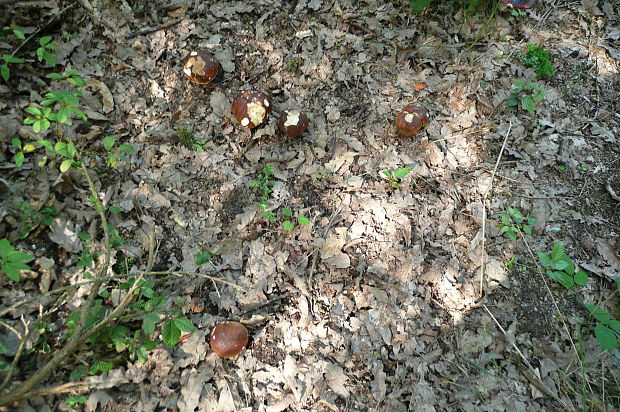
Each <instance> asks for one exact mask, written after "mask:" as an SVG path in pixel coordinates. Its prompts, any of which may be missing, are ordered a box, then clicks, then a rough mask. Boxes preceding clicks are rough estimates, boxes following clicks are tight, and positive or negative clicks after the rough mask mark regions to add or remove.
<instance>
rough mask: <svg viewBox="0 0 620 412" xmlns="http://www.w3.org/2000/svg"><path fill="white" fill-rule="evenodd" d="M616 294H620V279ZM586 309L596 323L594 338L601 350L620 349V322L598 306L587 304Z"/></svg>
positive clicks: (617, 283)
mask: <svg viewBox="0 0 620 412" xmlns="http://www.w3.org/2000/svg"><path fill="white" fill-rule="evenodd" d="M616 293H620V278H618V279H616ZM585 306H586V308H587V309H588V311H589V312H590V315H592V317H593V318H594V320H595V321H596V325H595V326H594V336H595V337H596V340H597V341H598V343H599V346H600V347H601V350H616V349H619V348H620V321H618V320H616V319H614V318H612V317H611V315H610V314H609V312H607V311H606V310H605V309H602V308H600V307H598V306H596V305H592V304H589V303H587V304H586V305H585Z"/></svg>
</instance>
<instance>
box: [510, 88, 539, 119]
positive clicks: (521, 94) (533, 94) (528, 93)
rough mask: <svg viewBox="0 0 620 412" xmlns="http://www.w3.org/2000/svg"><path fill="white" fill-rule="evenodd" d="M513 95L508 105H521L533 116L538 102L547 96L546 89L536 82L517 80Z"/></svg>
mask: <svg viewBox="0 0 620 412" xmlns="http://www.w3.org/2000/svg"><path fill="white" fill-rule="evenodd" d="M512 88H513V91H512V95H511V97H510V98H509V99H508V100H507V102H506V104H507V105H508V106H511V107H514V106H519V105H520V106H521V107H522V108H523V109H525V110H527V111H528V112H529V113H530V114H531V115H532V116H535V115H536V102H538V101H541V100H543V99H544V98H545V94H546V90H545V89H544V88H542V87H541V86H539V85H538V84H537V83H535V82H526V81H523V80H517V81H515V83H514V84H513V86H512Z"/></svg>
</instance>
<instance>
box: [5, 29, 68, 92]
mask: <svg viewBox="0 0 620 412" xmlns="http://www.w3.org/2000/svg"><path fill="white" fill-rule="evenodd" d="M9 34H13V35H14V36H15V37H17V38H18V39H19V40H23V41H24V42H26V41H27V40H26V36H24V32H23V30H22V29H21V27H18V26H10V27H9V26H6V27H4V28H2V30H0V37H6V36H8V35H9ZM75 36H77V35H72V34H65V38H67V39H69V38H73V37H75ZM28 40H30V38H28ZM52 40H53V37H52V36H43V37H41V38H39V47H38V48H37V50H36V55H37V60H38V61H39V62H43V61H44V62H45V63H47V64H48V65H49V66H50V67H56V63H57V62H56V57H55V56H54V53H55V52H58V51H60V48H59V47H58V46H57V45H55V44H54V43H52ZM18 49H19V48H18ZM16 52H17V49H15V50H14V51H13V53H11V54H8V53H4V54H3V55H2V61H3V63H2V64H0V75H1V76H2V79H3V80H4V81H5V82H8V81H9V79H10V77H11V69H10V68H9V64H21V63H24V62H25V60H24V59H22V58H19V57H15V53H16Z"/></svg>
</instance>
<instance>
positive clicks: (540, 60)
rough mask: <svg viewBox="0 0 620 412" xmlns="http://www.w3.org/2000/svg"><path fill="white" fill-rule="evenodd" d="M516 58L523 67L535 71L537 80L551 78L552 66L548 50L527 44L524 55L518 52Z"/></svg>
mask: <svg viewBox="0 0 620 412" xmlns="http://www.w3.org/2000/svg"><path fill="white" fill-rule="evenodd" d="M516 57H517V60H519V61H520V62H521V63H523V65H524V66H525V67H530V68H533V69H534V70H535V71H536V78H537V79H544V78H550V77H551V76H553V65H552V64H551V53H550V52H549V50H545V49H544V48H543V47H541V46H538V45H536V44H533V43H527V45H526V51H525V54H523V53H521V52H519V53H517V55H516Z"/></svg>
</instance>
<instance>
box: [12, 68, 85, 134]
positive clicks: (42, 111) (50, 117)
mask: <svg viewBox="0 0 620 412" xmlns="http://www.w3.org/2000/svg"><path fill="white" fill-rule="evenodd" d="M46 77H47V78H48V79H54V80H66V81H67V82H69V83H70V84H72V85H74V86H75V87H74V88H72V89H69V90H57V91H54V92H49V93H46V94H45V97H46V98H45V99H44V100H42V101H41V102H40V103H39V104H38V105H31V106H29V107H27V108H26V112H27V113H28V114H29V115H30V116H28V117H27V118H26V119H25V120H24V123H26V124H29V125H32V130H33V131H34V132H35V133H39V132H41V131H42V130H47V129H49V128H50V126H51V123H52V122H58V123H60V124H66V125H71V124H73V123H72V119H73V118H74V117H79V118H80V119H82V120H84V121H86V120H88V117H86V115H85V114H84V112H83V111H82V110H81V109H79V107H78V106H79V104H80V97H82V91H81V90H80V89H79V88H80V87H83V86H84V85H85V84H86V83H85V82H84V79H82V78H81V77H80V76H78V75H77V71H75V70H67V71H66V72H64V73H50V74H48V75H47V76H46ZM54 110H56V111H54ZM31 116H32V117H31Z"/></svg>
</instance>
